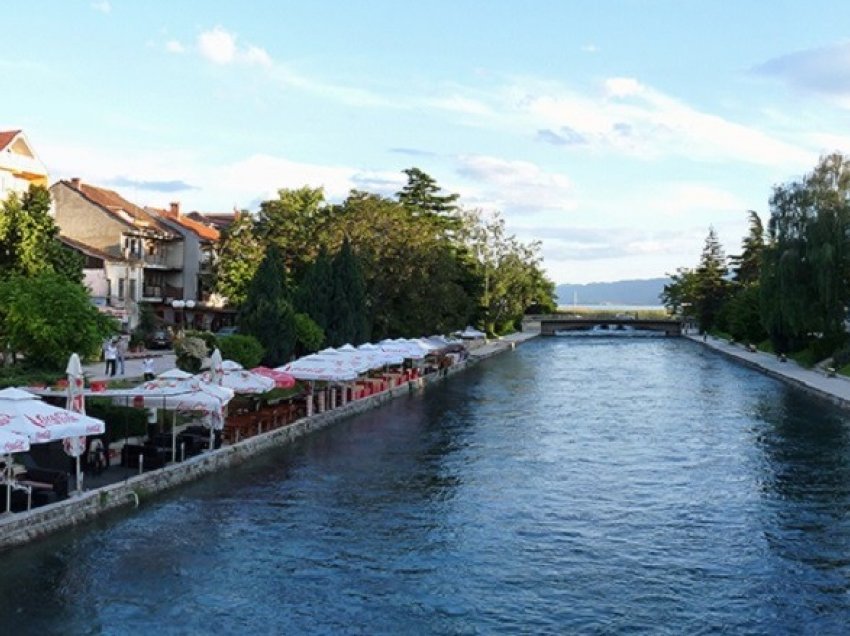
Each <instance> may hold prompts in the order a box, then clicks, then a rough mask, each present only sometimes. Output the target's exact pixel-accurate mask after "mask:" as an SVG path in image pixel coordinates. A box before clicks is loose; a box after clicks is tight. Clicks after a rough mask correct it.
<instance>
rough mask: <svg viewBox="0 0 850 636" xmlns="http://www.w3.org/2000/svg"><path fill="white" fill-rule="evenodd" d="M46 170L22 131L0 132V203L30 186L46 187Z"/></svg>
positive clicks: (21, 192)
mask: <svg viewBox="0 0 850 636" xmlns="http://www.w3.org/2000/svg"><path fill="white" fill-rule="evenodd" d="M47 183H48V181H47V168H46V167H45V165H44V164H43V163H42V162H41V160H40V159H39V158H38V156H37V155H36V154H35V152H34V151H33V149H32V146H31V145H30V143H29V141H28V140H27V138H26V135H24V133H23V131H22V130H0V201H5V200H6V198H7V197H8V196H9V194H10V193H12V192H16V193H18V194H19V195H20V194H23V193H24V192H26V191H27V190H28V189H29V187H30V185H40V186H45V187H47Z"/></svg>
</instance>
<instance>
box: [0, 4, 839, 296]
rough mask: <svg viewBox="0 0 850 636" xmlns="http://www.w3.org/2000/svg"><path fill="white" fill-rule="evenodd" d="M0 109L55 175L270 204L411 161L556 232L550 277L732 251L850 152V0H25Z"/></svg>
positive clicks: (592, 275) (163, 193)
mask: <svg viewBox="0 0 850 636" xmlns="http://www.w3.org/2000/svg"><path fill="white" fill-rule="evenodd" d="M2 23H3V38H0V77H2V78H3V86H4V91H3V99H2V106H0V130H8V129H18V128H21V129H23V130H24V131H25V134H26V135H27V138H28V139H29V141H30V143H31V145H32V146H33V149H34V150H35V152H36V153H37V154H38V155H39V157H40V158H41V160H42V161H43V162H44V163H45V164H46V165H47V167H48V169H49V171H50V177H51V181H56V180H58V179H67V178H71V177H80V178H82V180H83V181H84V182H86V183H91V184H94V185H99V186H102V187H110V188H113V189H115V190H117V191H119V192H120V193H121V194H123V195H124V196H125V197H127V198H128V199H130V200H131V201H133V202H134V203H137V204H139V205H151V206H157V207H165V206H167V204H168V203H170V202H172V201H178V202H180V204H181V208H182V209H183V210H184V211H188V210H201V211H208V212H215V211H229V210H232V209H233V208H234V207H238V208H240V209H242V208H247V209H251V210H256V209H257V208H258V205H259V202H260V201H262V200H265V199H268V198H272V197H274V196H275V193H276V192H277V190H278V189H279V188H297V187H301V186H303V185H310V186H313V187H319V186H321V187H323V188H324V190H325V195H326V198H327V199H328V200H329V201H340V200H342V199H344V198H345V196H346V194H347V193H348V192H349V191H350V190H351V189H352V188H356V189H360V190H368V191H370V192H377V193H380V194H384V195H387V196H392V195H393V194H394V193H395V192H397V191H398V190H399V189H400V188H401V187H402V186H403V185H404V183H405V180H406V177H405V175H404V174H403V173H402V170H404V169H406V168H409V167H412V166H416V167H418V168H420V169H422V170H424V171H425V172H427V173H428V174H430V175H431V176H433V177H434V178H435V179H436V180H437V182H438V183H439V184H440V185H441V186H442V187H443V188H444V189H445V190H446V191H449V192H456V193H459V194H460V195H461V199H460V201H461V203H462V204H463V205H464V206H466V207H469V208H480V209H482V210H485V211H486V212H487V213H490V214H492V213H495V212H497V211H498V212H500V213H501V214H502V215H503V217H504V218H505V220H506V223H507V226H508V229H509V230H510V231H511V232H512V233H514V234H516V236H517V237H518V238H519V239H521V240H523V241H527V242H530V241H536V240H539V241H541V242H542V248H541V253H542V255H543V258H544V267H545V269H546V271H547V273H548V275H549V276H550V278H552V279H553V280H554V281H555V282H557V283H587V282H595V281H612V280H622V279H633V278H653V277H659V276H665V275H666V274H667V273H670V272H673V271H675V269H676V268H677V267H680V266H687V267H690V266H694V265H696V263H697V261H698V259H699V255H700V251H701V249H702V246H703V243H704V240H705V237H706V235H707V233H708V229H709V227H710V226H713V227H714V228H715V229H716V230H717V233H718V235H719V237H720V240H721V242H722V243H723V245H724V247H725V249H726V252H727V253H729V254H735V253H737V251H738V250H739V248H740V243H741V240H742V238H743V237H744V235H745V234H746V231H747V210H750V209H752V210H755V211H757V212H759V214H760V215H761V216H762V217H763V218H764V219H766V218H767V217H768V215H769V211H770V210H769V198H770V194H771V191H772V188H773V186H774V185H777V184H780V183H785V182H788V181H790V180H793V179H797V178H799V177H801V176H802V175H803V174H805V173H806V172H808V171H810V170H811V169H812V168H814V166H815V165H816V163H817V161H818V157H819V156H821V155H822V154H824V153H827V152H834V151H850V32H848V30H847V27H846V25H847V24H850V3H846V2H837V1H836V0H832V1H829V2H824V1H819V0H800V1H793V2H791V1H787V0H786V1H783V0H771V1H770V2H768V1H766V0H765V1H757V0H740V1H739V2H734V3H732V2H717V1H704V2H698V1H695V0H690V1H689V0H655V1H653V0H641V1H636V0H617V1H614V0H594V1H592V2H591V1H580V0H572V1H571V0H558V1H556V0H537V1H535V2H525V3H521V2H516V1H513V0H446V1H443V0H429V1H428V2H416V3H414V2H403V1H400V0H392V1H385V0H360V1H358V2H343V1H342V0H336V1H331V0H310V2H305V1H303V0H299V1H289V0H269V1H260V0H253V1H251V2H235V1H233V2H217V1H212V0H199V1H192V0H182V1H181V2H164V1H158V0H149V1H145V2H140V1H137V0H136V1H130V0H94V1H92V0H65V1H64V2H61V3H60V2H50V1H48V0H30V1H28V2H21V3H14V4H12V5H10V6H7V7H5V8H4V9H3V11H2Z"/></svg>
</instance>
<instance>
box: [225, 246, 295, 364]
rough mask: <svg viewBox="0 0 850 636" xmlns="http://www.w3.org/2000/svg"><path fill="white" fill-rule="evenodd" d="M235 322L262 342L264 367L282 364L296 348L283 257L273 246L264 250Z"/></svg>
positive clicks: (243, 331) (292, 314) (293, 318)
mask: <svg viewBox="0 0 850 636" xmlns="http://www.w3.org/2000/svg"><path fill="white" fill-rule="evenodd" d="M238 322H239V328H240V330H241V331H242V333H244V334H247V335H250V336H254V337H255V338H256V339H257V340H259V341H260V343H261V344H262V345H263V348H264V349H265V355H264V357H263V364H265V365H267V366H279V365H281V364H284V363H285V362H286V361H287V360H288V359H289V357H290V356H291V355H292V352H293V351H294V350H295V339H296V333H295V312H294V311H293V309H292V305H291V304H290V302H289V300H288V298H287V293H286V286H285V273H284V269H283V258H282V257H281V255H280V252H279V251H278V250H277V248H276V247H275V246H271V247H269V248H268V250H266V255H265V257H264V258H263V262H262V263H260V267H259V268H258V269H257V273H256V275H255V276H254V278H253V280H252V281H251V285H250V287H249V288H248V294H247V296H246V298H245V302H244V303H243V304H242V308H241V309H240V311H239V319H238Z"/></svg>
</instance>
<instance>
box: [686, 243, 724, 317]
mask: <svg viewBox="0 0 850 636" xmlns="http://www.w3.org/2000/svg"><path fill="white" fill-rule="evenodd" d="M728 272H729V270H728V268H727V267H726V256H725V254H724V253H723V247H722V246H721V245H720V241H719V240H718V239H717V233H716V232H715V231H714V228H713V227H710V228H709V230H708V236H707V237H706V239H705V246H704V247H703V250H702V256H701V258H700V263H699V266H698V267H697V269H696V288H695V291H696V299H695V303H694V305H695V306H694V309H695V313H696V317H697V319H698V320H699V324H700V328H701V329H702V330H704V331H710V330H711V329H712V328H714V326H715V323H716V321H717V316H718V313H719V312H720V310H721V308H722V307H723V303H724V301H725V300H726V298H727V296H728V291H729V282H728V281H727V280H726V276H727V274H728Z"/></svg>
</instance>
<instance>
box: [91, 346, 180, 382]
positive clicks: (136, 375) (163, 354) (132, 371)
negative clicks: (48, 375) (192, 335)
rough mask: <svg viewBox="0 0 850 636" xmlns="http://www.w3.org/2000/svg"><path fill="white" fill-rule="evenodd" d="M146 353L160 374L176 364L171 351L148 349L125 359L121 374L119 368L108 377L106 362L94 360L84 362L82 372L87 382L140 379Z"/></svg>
mask: <svg viewBox="0 0 850 636" xmlns="http://www.w3.org/2000/svg"><path fill="white" fill-rule="evenodd" d="M148 353H149V354H150V356H151V357H152V358H153V372H154V373H155V374H160V373H162V372H163V371H168V370H169V369H173V368H174V367H175V366H177V364H176V360H175V356H174V352H173V351H149V352H145V353H142V354H138V353H134V354H133V357H131V358H127V359H125V360H124V374H123V375H122V374H121V373H120V369H119V372H118V373H116V374H115V375H114V376H113V377H111V378H110V377H109V376H107V375H106V373H105V369H106V363H105V362H103V361H101V362H95V363H93V364H84V365H83V372H84V373H85V374H86V378H87V379H88V381H89V382H91V381H92V380H122V379H129V380H136V379H141V378H142V377H144V374H145V373H144V371H143V370H142V363H143V361H144V359H145V356H146V354H148Z"/></svg>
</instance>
